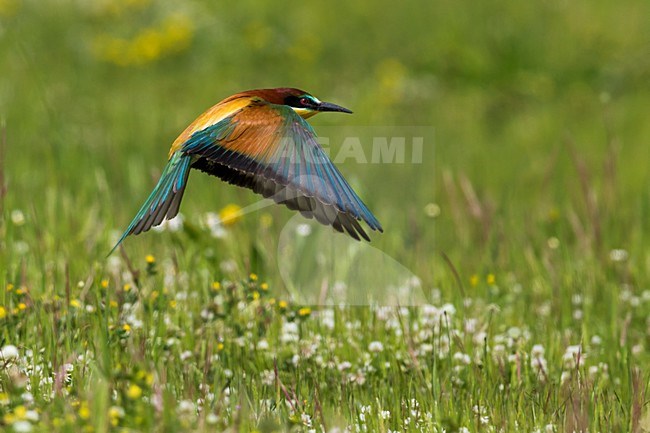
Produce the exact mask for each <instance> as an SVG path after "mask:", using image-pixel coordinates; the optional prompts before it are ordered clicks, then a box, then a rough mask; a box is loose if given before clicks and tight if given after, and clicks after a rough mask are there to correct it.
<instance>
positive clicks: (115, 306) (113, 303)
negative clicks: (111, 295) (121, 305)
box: [108, 300, 117, 308]
mask: <svg viewBox="0 0 650 433" xmlns="http://www.w3.org/2000/svg"><path fill="white" fill-rule="evenodd" d="M108 305H109V306H110V307H111V308H117V301H112V300H111V301H109V302H108Z"/></svg>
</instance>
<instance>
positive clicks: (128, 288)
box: [122, 283, 131, 292]
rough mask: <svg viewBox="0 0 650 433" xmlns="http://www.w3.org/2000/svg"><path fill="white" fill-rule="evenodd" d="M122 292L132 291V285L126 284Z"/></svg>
mask: <svg viewBox="0 0 650 433" xmlns="http://www.w3.org/2000/svg"><path fill="white" fill-rule="evenodd" d="M122 290H124V291H125V292H128V291H130V290H131V285H130V284H129V283H126V284H125V285H124V287H122Z"/></svg>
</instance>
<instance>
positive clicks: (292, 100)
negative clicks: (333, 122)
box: [284, 95, 316, 108]
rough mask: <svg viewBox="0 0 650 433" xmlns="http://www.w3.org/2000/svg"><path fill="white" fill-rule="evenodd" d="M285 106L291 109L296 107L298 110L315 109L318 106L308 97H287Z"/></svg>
mask: <svg viewBox="0 0 650 433" xmlns="http://www.w3.org/2000/svg"><path fill="white" fill-rule="evenodd" d="M284 105H288V106H290V107H296V108H313V107H315V106H316V104H315V103H314V101H312V100H311V98H307V97H306V96H303V97H297V96H293V95H292V96H287V97H286V98H284Z"/></svg>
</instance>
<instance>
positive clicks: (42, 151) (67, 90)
mask: <svg viewBox="0 0 650 433" xmlns="http://www.w3.org/2000/svg"><path fill="white" fill-rule="evenodd" d="M648 16H650V3H648V2H646V1H627V2H625V3H624V4H619V3H612V2H606V1H596V2H594V1H574V2H567V1H562V0H549V1H543V2H517V1H486V2H481V3H479V4H477V3H476V2H464V1H460V2H459V1H435V2H425V1H406V2H401V3H399V4H397V3H395V2H389V1H375V2H347V1H330V2H287V1H280V2H272V3H271V2H260V1H241V2H237V4H236V5H235V4H212V3H210V2H191V1H183V2H174V3H173V4H172V3H166V2H153V1H149V0H106V1H97V2H84V1H48V2H35V1H18V0H0V76H1V78H0V117H1V119H2V122H3V124H4V125H5V127H4V128H5V130H4V134H5V135H6V139H5V140H6V142H5V145H4V161H3V165H4V176H5V179H6V183H7V191H6V196H5V197H4V199H3V207H4V209H5V212H10V211H11V210H13V209H21V210H23V211H24V212H25V214H26V217H27V219H28V221H29V222H31V223H32V224H29V226H26V227H24V228H23V229H21V230H22V232H21V233H20V234H18V233H14V235H15V237H14V235H12V230H14V229H12V228H11V227H8V226H6V227H5V229H4V230H5V237H4V239H5V240H4V241H3V242H4V244H5V245H3V249H4V248H6V252H5V254H4V256H3V260H4V264H5V265H6V266H7V269H11V270H10V272H17V270H18V263H20V261H21V256H22V255H24V254H25V248H24V247H25V245H22V248H18V249H16V248H12V245H11V242H17V241H19V240H21V239H24V240H25V242H26V243H27V244H28V247H29V248H28V249H29V250H30V252H36V251H38V252H39V253H40V254H37V255H32V254H27V255H25V256H24V257H25V260H26V261H28V262H32V261H36V262H40V264H45V263H48V262H52V261H54V262H55V263H57V265H55V266H54V268H57V267H58V268H60V266H62V263H63V261H66V262H72V266H73V269H74V268H76V269H77V272H79V273H81V272H83V270H84V269H85V267H87V266H88V263H92V262H94V261H100V262H101V261H102V260H103V257H104V256H105V254H106V253H107V251H108V250H109V249H110V247H111V246H112V245H111V242H112V241H113V240H114V239H115V236H116V234H117V232H118V231H121V230H122V229H123V228H124V227H125V226H126V225H127V224H128V222H129V221H130V219H131V218H132V216H133V215H134V214H135V212H136V210H137V209H138V207H139V205H140V204H141V202H142V201H143V199H144V198H145V197H146V196H147V194H148V193H149V191H150V189H151V187H152V186H153V185H154V183H155V181H156V180H157V176H158V175H159V173H160V170H161V169H162V167H163V165H164V163H165V160H166V155H167V150H168V146H169V145H170V143H171V142H172V141H173V139H174V138H175V137H176V136H177V135H178V133H179V132H180V131H181V130H182V129H183V128H184V127H185V126H186V125H187V124H188V123H189V122H190V121H191V120H193V119H194V117H195V116H197V115H198V114H199V113H200V112H202V111H203V110H204V109H206V108H207V107H209V106H211V105H212V104H214V103H216V102H217V101H219V100H220V99H222V98H224V97H226V96H228V95H230V94H232V93H236V92H238V91H241V90H245V89H249V88H260V87H279V86H291V87H299V88H303V89H305V90H307V91H309V92H311V93H313V94H314V95H316V96H318V97H319V98H321V99H323V100H328V101H333V102H337V103H340V104H342V105H344V106H347V107H350V108H351V109H353V110H354V112H355V114H354V115H353V116H341V115H322V116H318V117H316V118H315V119H313V121H312V123H313V124H314V126H315V128H316V130H317V131H318V130H319V127H322V128H324V127H326V126H327V127H334V126H341V127H342V128H343V127H345V128H347V129H348V130H354V127H355V125H359V126H360V127H361V126H366V125H379V126H391V125H398V126H411V125H415V126H432V127H433V128H434V129H435V137H434V139H427V141H426V144H427V148H426V149H425V152H424V161H423V164H420V165H412V164H404V165H398V164H384V165H381V164H380V165H373V164H367V165H359V164H356V163H355V161H354V160H352V161H348V162H346V163H344V164H342V166H341V170H342V171H343V173H344V174H345V175H346V177H347V178H348V179H349V180H350V182H351V183H352V184H353V186H354V187H355V189H357V191H358V192H359V194H360V195H361V197H362V198H363V199H364V200H365V201H366V202H367V203H368V205H369V206H370V208H371V209H373V211H374V212H375V213H376V214H377V216H378V218H379V219H380V221H381V222H382V223H383V225H384V228H385V230H386V233H385V234H383V235H378V236H374V240H373V246H376V247H378V248H380V249H382V250H384V251H385V252H386V253H387V254H389V255H390V256H392V257H394V258H395V259H397V260H399V261H400V262H402V263H403V264H405V266H407V267H409V268H411V269H412V270H413V271H414V272H415V273H416V274H418V275H420V276H421V278H423V279H424V280H425V281H427V282H435V278H436V277H435V275H434V274H435V272H434V270H435V269H436V268H440V270H441V272H442V274H441V275H443V276H444V272H446V269H447V265H446V264H445V263H443V262H442V261H441V259H440V256H439V253H440V252H445V253H446V254H448V255H449V257H450V258H451V259H452V261H453V262H454V263H456V264H457V265H458V266H460V268H462V269H464V270H465V271H466V272H467V273H472V272H480V271H481V270H484V269H488V270H494V269H503V270H507V269H511V268H512V267H513V266H512V264H513V263H514V262H515V261H516V260H519V258H520V257H521V254H522V252H524V251H527V250H530V251H532V252H533V253H534V254H537V253H538V252H539V250H541V249H544V248H546V242H547V239H548V238H550V237H557V238H558V239H559V240H560V241H561V246H562V248H563V249H564V248H566V249H565V250H564V251H566V252H567V254H569V255H571V256H576V257H577V256H588V257H589V256H591V255H592V254H593V253H594V252H595V255H596V256H597V255H598V254H599V251H607V250H609V249H611V248H616V247H622V246H624V247H625V248H628V249H630V250H634V249H635V248H637V249H639V250H640V251H644V250H643V245H644V243H643V242H644V241H645V239H644V237H643V232H644V230H646V229H648V228H650V225H649V224H648V220H649V218H648V217H649V216H650V215H649V213H648V212H649V210H650V208H649V206H648V205H649V200H648V198H649V197H648V188H647V185H648V181H649V180H650V179H649V178H648V174H647V172H648V170H647V169H646V166H647V163H646V161H648V157H649V152H650V150H649V148H650V146H648V144H649V143H648V141H649V138H650V122H648V118H649V117H650V51H649V49H650V48H649V47H650V27H649V26H648V25H647V23H648V22H647V17H648ZM572 155H573V156H572ZM255 200H256V197H255V196H254V195H253V194H250V193H248V192H247V191H243V190H239V189H237V188H234V187H231V186H229V185H225V184H223V183H221V182H219V181H217V180H216V179H212V178H208V177H207V176H205V175H202V174H198V173H195V174H194V175H193V176H192V179H191V181H190V188H189V189H188V193H187V195H186V197H185V199H184V202H183V206H182V209H181V211H182V213H183V214H185V215H186V220H187V221H188V223H189V225H190V226H191V225H192V221H194V222H195V223H196V221H197V220H198V218H199V216H200V215H201V214H203V213H205V212H208V211H218V210H219V209H220V208H222V207H223V206H225V205H226V204H228V203H237V204H239V205H241V206H245V205H247V204H249V203H252V202H254V201H255ZM427 205H429V206H428V207H427ZM438 210H439V211H440V212H439V213H438ZM271 212H272V216H273V225H272V227H271V229H270V231H269V235H268V238H269V242H271V239H272V238H274V237H277V234H278V233H279V231H280V229H281V228H282V225H283V222H284V221H286V220H287V219H288V218H289V217H291V216H292V214H291V213H290V212H289V211H286V210H284V209H273V210H272V211H271ZM5 215H8V214H7V213H5ZM258 219H259V215H255V214H253V215H249V216H247V217H246V218H245V219H244V222H243V223H242V226H241V227H238V228H236V230H239V232H237V233H236V236H235V237H234V239H237V242H236V244H238V245H239V246H237V245H224V244H227V242H221V241H216V240H210V242H213V243H214V246H215V248H217V249H219V250H228V253H225V254H224V256H228V255H234V256H236V257H237V260H240V261H242V262H243V263H244V264H245V262H246V261H247V260H249V259H248V256H249V251H248V245H249V242H248V241H249V240H250V242H251V243H252V244H253V245H256V242H257V240H256V239H257V238H259V237H260V235H259V233H258V229H257V228H256V227H257V225H258V224H257V222H258ZM30 231H31V232H30ZM190 235H191V233H190ZM170 236H171V237H172V239H173V240H174V242H171V241H170ZM198 237H199V238H200V237H201V236H198ZM231 239H233V238H231ZM242 239H243V240H242ZM208 243H209V242H206V243H204V244H203V245H204V246H205V245H206V244H208ZM231 243H232V242H231ZM191 244H192V238H191V236H187V234H185V235H183V234H180V235H179V234H171V235H168V234H147V235H145V236H140V237H138V238H131V239H129V240H128V241H127V244H126V246H127V250H129V252H134V253H135V254H137V255H139V256H143V255H144V254H145V253H149V252H155V253H156V254H158V255H163V256H166V255H169V254H172V252H173V251H174V250H178V248H182V249H186V250H189V249H191V248H192V247H191ZM241 245H245V246H244V247H242V246H241ZM265 245H266V244H264V245H262V246H261V247H260V249H262V250H263V249H264V247H265ZM269 245H271V244H270V243H269ZM255 248H257V247H254V248H253V249H255ZM270 249H272V248H270ZM241 252H243V253H242V254H239V253H241ZM540 254H541V253H540ZM644 254H646V255H645V256H643V255H642V256H639V255H636V257H638V258H639V259H643V257H650V256H647V252H645V251H644ZM262 255H263V254H262ZM79 256H83V257H85V258H87V259H89V260H86V261H79V260H75V258H77V257H79ZM639 263H643V260H641V261H640V262H639ZM34 264H36V263H34ZM263 265H264V263H263V261H262V264H261V265H260V266H261V267H262V269H261V270H264V269H267V270H272V269H274V268H273V267H271V266H270V265H267V266H266V268H265V267H264V266H263ZM77 266H78V268H77ZM646 267H647V266H646ZM525 268H526V267H525V266H520V267H519V269H518V272H520V273H521V272H525Z"/></svg>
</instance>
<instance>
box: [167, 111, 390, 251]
mask: <svg viewBox="0 0 650 433" xmlns="http://www.w3.org/2000/svg"><path fill="white" fill-rule="evenodd" d="M179 147H180V149H179V150H180V151H181V152H182V153H183V154H186V155H192V156H193V158H192V159H193V161H194V162H193V164H192V167H193V168H197V169H199V170H202V171H205V172H207V173H210V174H212V175H215V176H218V177H220V178H222V179H224V180H226V181H227V182H230V183H233V184H236V185H239V186H243V187H247V188H250V189H252V190H253V191H255V192H256V193H258V194H262V195H263V196H264V197H268V198H272V199H273V200H274V201H275V202H277V203H280V204H284V205H286V206H287V207H288V208H290V209H293V210H298V211H300V212H301V213H302V214H303V215H304V216H306V217H307V218H312V217H313V218H316V219H317V220H318V221H319V222H320V223H322V224H325V225H331V226H332V227H334V229H336V230H337V231H339V232H343V231H345V232H347V233H348V234H349V235H350V236H352V237H353V238H355V239H357V240H358V239H359V236H361V237H363V238H364V239H366V240H368V241H369V240H370V238H369V237H368V235H367V234H366V232H365V231H364V230H363V228H362V227H361V225H360V224H359V221H361V220H363V221H365V222H366V223H367V224H368V226H369V227H370V228H371V229H372V230H379V231H383V230H382V228H381V225H380V224H379V221H377V218H375V216H374V215H373V214H372V212H370V210H368V208H367V207H366V205H365V204H364V203H363V202H362V201H361V199H360V198H359V197H358V196H357V195H356V193H355V192H354V191H353V190H352V188H351V187H350V185H348V183H347V182H346V181H345V179H344V178H343V175H342V174H341V173H340V172H339V170H338V169H337V168H336V167H335V166H334V164H332V162H331V161H330V160H329V158H328V157H327V155H326V154H325V152H324V151H323V149H322V148H321V146H320V145H319V144H318V142H317V140H316V133H315V132H314V130H313V129H312V127H311V126H310V125H309V124H308V123H307V122H306V121H305V120H304V119H302V118H301V117H300V116H299V115H298V114H296V113H295V112H294V111H293V110H292V109H291V108H290V107H287V106H284V105H276V104H270V103H268V102H266V101H264V100H262V99H259V98H251V99H250V103H249V104H248V105H246V106H244V107H242V108H241V109H239V110H237V111H235V112H234V113H232V114H231V115H229V116H228V117H225V118H223V119H221V120H219V121H218V122H216V123H214V124H212V125H209V126H206V127H204V128H203V129H201V130H199V131H196V132H193V133H192V134H191V135H190V136H189V138H188V139H187V140H186V141H185V142H184V143H183V144H182V146H179Z"/></svg>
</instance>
